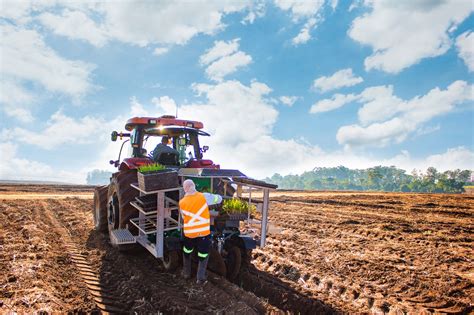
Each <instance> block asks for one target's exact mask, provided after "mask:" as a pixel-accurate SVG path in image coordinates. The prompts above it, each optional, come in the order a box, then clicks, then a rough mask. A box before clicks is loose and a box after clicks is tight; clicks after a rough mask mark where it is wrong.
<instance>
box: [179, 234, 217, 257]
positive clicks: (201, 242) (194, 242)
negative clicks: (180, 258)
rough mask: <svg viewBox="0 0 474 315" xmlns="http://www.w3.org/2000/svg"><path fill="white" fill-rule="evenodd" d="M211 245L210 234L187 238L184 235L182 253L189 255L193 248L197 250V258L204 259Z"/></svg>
mask: <svg viewBox="0 0 474 315" xmlns="http://www.w3.org/2000/svg"><path fill="white" fill-rule="evenodd" d="M210 247H211V237H210V235H207V236H203V237H195V238H189V237H186V236H185V237H184V241H183V253H184V255H191V254H192V253H193V252H194V250H197V256H198V258H199V260H204V259H206V257H207V256H208V255H209V248H210Z"/></svg>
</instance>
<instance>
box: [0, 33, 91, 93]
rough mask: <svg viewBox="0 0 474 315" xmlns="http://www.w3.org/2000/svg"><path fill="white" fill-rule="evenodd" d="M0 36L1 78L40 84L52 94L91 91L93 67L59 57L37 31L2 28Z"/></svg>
mask: <svg viewBox="0 0 474 315" xmlns="http://www.w3.org/2000/svg"><path fill="white" fill-rule="evenodd" d="M0 34H1V37H2V40H1V41H0V51H1V52H2V63H1V68H0V72H1V74H2V76H4V77H11V78H14V79H16V80H22V81H29V82H33V83H40V84H41V85H42V86H43V87H44V88H45V89H47V90H49V91H52V92H58V93H63V94H67V95H70V96H73V97H80V96H82V95H84V94H85V93H87V92H88V91H89V90H91V88H92V84H91V83H90V82H89V81H90V74H91V71H92V70H93V68H94V66H92V65H90V64H87V63H84V62H82V61H75V60H67V59H64V58H62V57H60V56H59V55H58V54H57V53H56V52H55V51H54V50H52V49H51V48H50V47H48V46H47V45H46V44H45V43H44V41H43V38H42V37H41V36H40V35H39V34H38V33H37V32H36V31H34V30H26V29H22V28H18V27H13V26H10V25H0Z"/></svg>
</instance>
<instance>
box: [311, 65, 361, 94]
mask: <svg viewBox="0 0 474 315" xmlns="http://www.w3.org/2000/svg"><path fill="white" fill-rule="evenodd" d="M363 81H364V79H362V78H361V77H356V76H354V74H353V73H352V69H351V68H347V69H342V70H339V71H337V72H335V73H334V74H333V75H331V76H327V77H326V76H322V77H320V78H317V79H315V80H314V82H313V87H314V88H315V89H318V90H320V91H321V92H323V93H324V92H327V91H331V90H336V89H339V88H342V87H346V86H354V85H356V84H359V83H361V82H363Z"/></svg>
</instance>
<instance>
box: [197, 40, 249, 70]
mask: <svg viewBox="0 0 474 315" xmlns="http://www.w3.org/2000/svg"><path fill="white" fill-rule="evenodd" d="M239 41H240V38H234V39H233V40H230V41H227V42H226V41H222V40H218V41H215V42H214V46H212V48H209V49H208V50H206V53H205V54H204V55H202V56H201V57H199V62H200V63H201V64H202V65H208V64H210V63H211V62H213V61H216V60H217V59H220V58H222V57H225V56H229V55H232V54H233V53H235V52H237V51H238V50H239Z"/></svg>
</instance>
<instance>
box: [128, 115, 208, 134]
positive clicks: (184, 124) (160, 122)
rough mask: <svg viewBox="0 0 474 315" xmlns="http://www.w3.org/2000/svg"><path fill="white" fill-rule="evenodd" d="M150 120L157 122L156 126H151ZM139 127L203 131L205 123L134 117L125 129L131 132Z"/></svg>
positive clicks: (165, 117)
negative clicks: (177, 127)
mask: <svg viewBox="0 0 474 315" xmlns="http://www.w3.org/2000/svg"><path fill="white" fill-rule="evenodd" d="M150 120H156V124H150ZM137 125H144V126H150V127H152V126H182V127H192V128H196V129H202V128H203V127H204V125H203V123H202V122H200V121H194V120H183V119H176V118H174V117H173V116H161V117H133V118H130V119H129V120H128V121H127V123H126V124H125V129H127V130H128V131H131V130H132V129H133V128H134V127H135V126H137Z"/></svg>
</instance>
